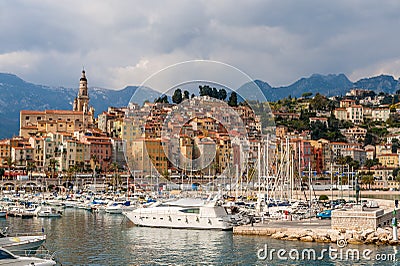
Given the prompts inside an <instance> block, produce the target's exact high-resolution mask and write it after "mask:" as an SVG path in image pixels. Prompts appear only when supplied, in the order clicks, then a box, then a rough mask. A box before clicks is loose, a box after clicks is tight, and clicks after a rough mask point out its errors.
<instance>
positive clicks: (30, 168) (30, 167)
mask: <svg viewBox="0 0 400 266" xmlns="http://www.w3.org/2000/svg"><path fill="white" fill-rule="evenodd" d="M35 169H36V164H35V163H34V162H28V163H27V165H26V171H27V172H28V174H29V172H31V173H30V175H29V179H32V172H33V170H35Z"/></svg>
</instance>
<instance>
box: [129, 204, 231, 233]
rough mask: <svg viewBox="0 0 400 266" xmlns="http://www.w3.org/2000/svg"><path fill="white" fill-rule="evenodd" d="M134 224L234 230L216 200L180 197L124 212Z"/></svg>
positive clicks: (223, 209)
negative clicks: (207, 200)
mask: <svg viewBox="0 0 400 266" xmlns="http://www.w3.org/2000/svg"><path fill="white" fill-rule="evenodd" d="M124 215H126V217H128V219H129V220H131V221H132V222H133V223H134V224H136V225H138V226H148V227H166V228H188V229H215V230H232V228H233V224H232V222H231V219H230V216H229V215H228V213H227V212H226V210H225V208H224V207H223V206H221V205H219V204H216V202H215V201H211V202H204V201H203V200H198V199H180V200H177V201H173V202H166V203H155V204H153V205H151V206H149V207H147V208H144V207H141V208H138V209H135V210H133V211H128V212H124Z"/></svg>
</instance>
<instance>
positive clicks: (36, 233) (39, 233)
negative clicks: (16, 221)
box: [10, 231, 45, 237]
mask: <svg viewBox="0 0 400 266" xmlns="http://www.w3.org/2000/svg"><path fill="white" fill-rule="evenodd" d="M43 235H45V234H44V233H43V232H40V231H37V232H29V233H13V234H12V235H10V236H11V237H18V236H43Z"/></svg>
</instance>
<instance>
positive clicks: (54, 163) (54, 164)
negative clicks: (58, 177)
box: [49, 158, 59, 178]
mask: <svg viewBox="0 0 400 266" xmlns="http://www.w3.org/2000/svg"><path fill="white" fill-rule="evenodd" d="M49 164H50V168H51V177H52V178H54V174H55V172H56V168H57V166H59V164H58V161H57V160H56V159H54V158H52V159H50V163H49Z"/></svg>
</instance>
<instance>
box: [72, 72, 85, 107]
mask: <svg viewBox="0 0 400 266" xmlns="http://www.w3.org/2000/svg"><path fill="white" fill-rule="evenodd" d="M73 110H74V111H80V112H83V113H85V114H87V113H88V112H89V95H88V87H87V79H86V73H85V70H84V69H83V70H82V76H81V79H80V80H79V92H78V97H76V98H75V100H74V106H73Z"/></svg>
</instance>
